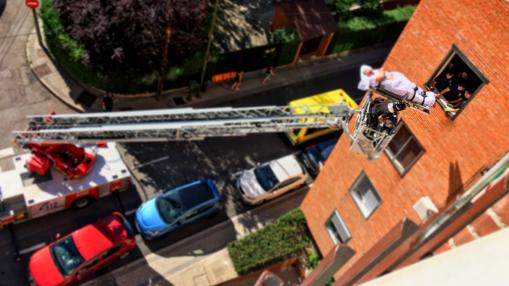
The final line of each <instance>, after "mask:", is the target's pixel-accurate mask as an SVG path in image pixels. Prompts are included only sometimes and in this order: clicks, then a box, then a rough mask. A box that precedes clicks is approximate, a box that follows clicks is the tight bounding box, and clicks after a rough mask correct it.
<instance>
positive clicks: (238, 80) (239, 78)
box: [232, 70, 244, 90]
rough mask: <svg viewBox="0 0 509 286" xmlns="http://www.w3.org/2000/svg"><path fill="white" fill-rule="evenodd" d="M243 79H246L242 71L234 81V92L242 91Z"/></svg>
mask: <svg viewBox="0 0 509 286" xmlns="http://www.w3.org/2000/svg"><path fill="white" fill-rule="evenodd" d="M243 78H244V71H243V70H241V71H240V72H237V74H236V75H235V78H234V79H233V85H232V90H239V89H240V83H241V82H242V79H243Z"/></svg>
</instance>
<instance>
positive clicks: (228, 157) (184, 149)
mask: <svg viewBox="0 0 509 286" xmlns="http://www.w3.org/2000/svg"><path fill="white" fill-rule="evenodd" d="M380 63H381V61H380V62H372V63H368V64H372V65H374V66H377V65H379V64H380ZM357 79H358V71H357V69H352V70H346V71H343V72H340V73H337V74H332V75H328V76H326V77H323V78H318V79H313V80H309V81H306V82H302V83H300V84H296V85H292V86H287V87H282V88H276V89H273V90H270V91H267V92H264V93H260V94H256V95H254V96H251V97H248V98H242V99H238V100H233V101H230V102H227V103H223V104H221V105H222V106H256V105H283V104H286V103H288V102H289V101H291V100H293V99H296V98H301V97H305V96H309V95H312V94H316V93H320V92H323V91H327V90H331V89H336V88H339V87H341V88H344V89H345V90H346V91H347V92H348V93H349V94H350V95H352V97H354V98H355V99H360V97H361V96H362V93H361V92H359V91H357V90H356V84H357ZM45 108H46V107H42V108H40V109H39V110H38V112H37V113H41V111H45ZM48 110H50V109H48ZM29 112H30V111H23V112H20V113H24V114H29ZM24 114H23V115H24ZM4 116H5V115H4ZM0 118H2V114H1V113H0ZM11 128H12V129H13V127H11ZM3 130H6V131H7V130H9V129H3ZM120 150H122V153H123V155H124V156H125V161H126V163H127V164H128V165H129V168H130V169H131V171H132V173H133V175H134V177H135V179H136V181H137V183H138V185H139V186H140V188H137V189H136V190H134V189H133V190H130V191H127V192H124V193H122V194H121V195H120V198H119V200H118V199H117V198H115V197H113V196H112V197H107V198H104V199H101V200H100V201H98V202H96V203H94V204H93V205H92V206H90V207H88V208H86V209H83V210H77V211H76V210H66V211H62V212H59V213H56V214H52V215H48V216H45V217H43V218H40V219H35V220H32V221H28V222H25V223H21V224H18V225H15V227H14V233H15V241H16V244H17V245H18V246H19V249H22V250H24V251H25V252H26V253H25V255H24V259H23V260H22V261H21V262H15V261H14V256H15V254H14V249H13V242H12V240H11V238H10V232H9V231H7V230H0V260H1V261H2V263H0V281H2V282H0V284H1V285H3V283H7V284H5V285H24V284H25V283H26V280H25V278H24V277H25V272H26V263H27V261H28V258H29V255H30V254H31V253H32V252H33V251H28V250H33V249H36V247H35V246H41V245H43V244H44V243H49V242H51V241H52V240H53V238H54V237H55V235H56V234H57V233H61V234H66V233H69V232H71V231H72V230H74V229H76V228H79V227H81V226H83V225H85V224H88V223H91V222H93V221H95V220H96V219H97V218H98V217H101V216H106V215H108V214H110V213H111V212H112V211H114V210H119V209H120V208H121V206H122V208H123V209H124V210H125V211H127V213H128V214H132V213H133V211H134V210H135V209H136V208H137V207H138V206H139V205H140V204H141V202H142V201H146V200H147V199H150V198H152V197H154V196H155V195H156V194H157V193H158V192H159V191H160V190H163V189H166V188H171V187H176V186H178V185H181V184H183V183H186V182H189V181H192V180H195V179H199V178H212V179H214V180H215V181H216V184H217V185H218V188H219V189H220V191H221V192H222V195H223V197H224V199H225V211H224V212H222V213H221V214H219V215H217V216H215V217H212V218H209V219H205V220H202V221H199V222H197V223H194V224H192V225H189V226H186V227H185V228H183V229H180V230H178V231H176V232H173V233H171V234H170V235H167V236H165V237H163V238H162V239H159V240H155V241H150V242H145V241H143V240H142V239H140V238H139V237H138V242H139V243H138V248H137V251H136V252H135V253H134V254H132V255H130V256H129V258H128V259H127V261H130V260H133V259H136V258H138V257H140V255H141V254H142V253H148V252H150V251H155V250H157V249H160V248H162V247H164V246H166V245H169V244H172V243H174V242H176V241H179V240H180V239H182V238H184V237H187V236H190V235H192V234H194V233H197V232H199V231H200V230H203V229H206V228H208V227H210V226H212V225H214V224H217V223H219V222H221V221H223V220H225V219H228V217H232V216H235V215H237V214H240V213H243V212H245V211H246V210H248V209H249V208H250V207H247V206H246V205H244V204H243V203H241V202H240V200H239V198H238V194H237V192H236V191H235V189H234V187H233V184H232V180H231V176H232V174H233V173H235V172H237V171H240V170H242V169H245V168H250V167H252V166H254V165H255V164H256V163H257V162H265V161H268V160H271V159H275V158H278V157H281V156H284V155H286V154H289V153H292V152H295V151H298V148H295V147H290V146H289V144H288V142H287V140H286V138H285V137H284V135H282V134H258V135H249V136H246V137H239V138H210V139H206V140H204V141H199V142H178V143H140V144H125V145H123V146H121V147H120ZM283 199H284V198H283ZM129 218H130V219H131V220H132V215H130V216H129ZM127 261H122V262H119V263H117V264H115V265H120V264H121V263H124V262H127ZM115 265H114V266H113V267H115Z"/></svg>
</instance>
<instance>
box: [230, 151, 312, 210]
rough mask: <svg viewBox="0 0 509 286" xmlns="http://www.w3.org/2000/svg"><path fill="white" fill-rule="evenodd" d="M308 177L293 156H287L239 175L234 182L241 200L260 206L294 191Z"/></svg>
mask: <svg viewBox="0 0 509 286" xmlns="http://www.w3.org/2000/svg"><path fill="white" fill-rule="evenodd" d="M307 177H308V175H307V173H306V172H305V171H304V170H303V168H302V167H301V165H300V163H299V161H298V159H297V157H296V156H295V155H288V156H285V157H282V158H279V159H277V160H272V161H270V162H268V163H265V164H261V165H259V166H257V167H255V168H253V169H249V170H245V171H242V172H241V173H240V175H239V176H238V177H237V180H236V186H237V189H238V190H239V192H240V195H241V197H242V200H243V201H244V202H246V203H248V204H250V205H255V204H260V203H262V202H264V201H268V200H271V199H273V198H275V197H278V196H281V195H282V194H284V193H286V192H288V191H291V190H294V189H296V188H297V187H299V186H301V185H303V184H304V183H305V182H306V179H307Z"/></svg>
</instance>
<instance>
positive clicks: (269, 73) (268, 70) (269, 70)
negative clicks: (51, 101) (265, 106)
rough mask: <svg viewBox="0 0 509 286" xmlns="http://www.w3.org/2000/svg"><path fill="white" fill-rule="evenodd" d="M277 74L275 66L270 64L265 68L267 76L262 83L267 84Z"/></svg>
mask: <svg viewBox="0 0 509 286" xmlns="http://www.w3.org/2000/svg"><path fill="white" fill-rule="evenodd" d="M274 75H275V73H274V67H273V66H271V65H270V66H268V67H267V68H266V69H265V78H264V79H263V80H262V84H266V83H267V82H268V81H269V80H271V78H272V77H273V76H274Z"/></svg>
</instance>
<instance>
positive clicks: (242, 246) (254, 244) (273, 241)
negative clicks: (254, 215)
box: [228, 209, 310, 274]
mask: <svg viewBox="0 0 509 286" xmlns="http://www.w3.org/2000/svg"><path fill="white" fill-rule="evenodd" d="M309 244H310V240H309V238H308V236H307V235H306V219H305V218H304V214H303V213H302V211H300V210H299V209H295V210H292V211H290V212H288V213H286V214H284V215H283V216H281V217H280V218H279V219H277V220H276V221H274V222H273V223H271V224H269V225H267V226H265V227H264V228H262V229H260V230H259V231H257V232H254V233H252V234H249V235H248V236H246V237H244V238H242V239H240V240H236V241H233V242H230V243H229V244H228V252H229V253H230V257H231V258H232V261H233V265H234V267H235V270H236V271H237V272H238V273H239V274H245V273H248V272H251V271H255V270H258V269H261V268H263V267H265V266H268V265H271V264H273V263H275V262H279V261H282V260H284V259H286V258H290V257H292V256H294V255H297V254H298V253H299V252H300V251H302V250H303V249H304V248H305V247H306V246H308V245H309Z"/></svg>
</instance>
